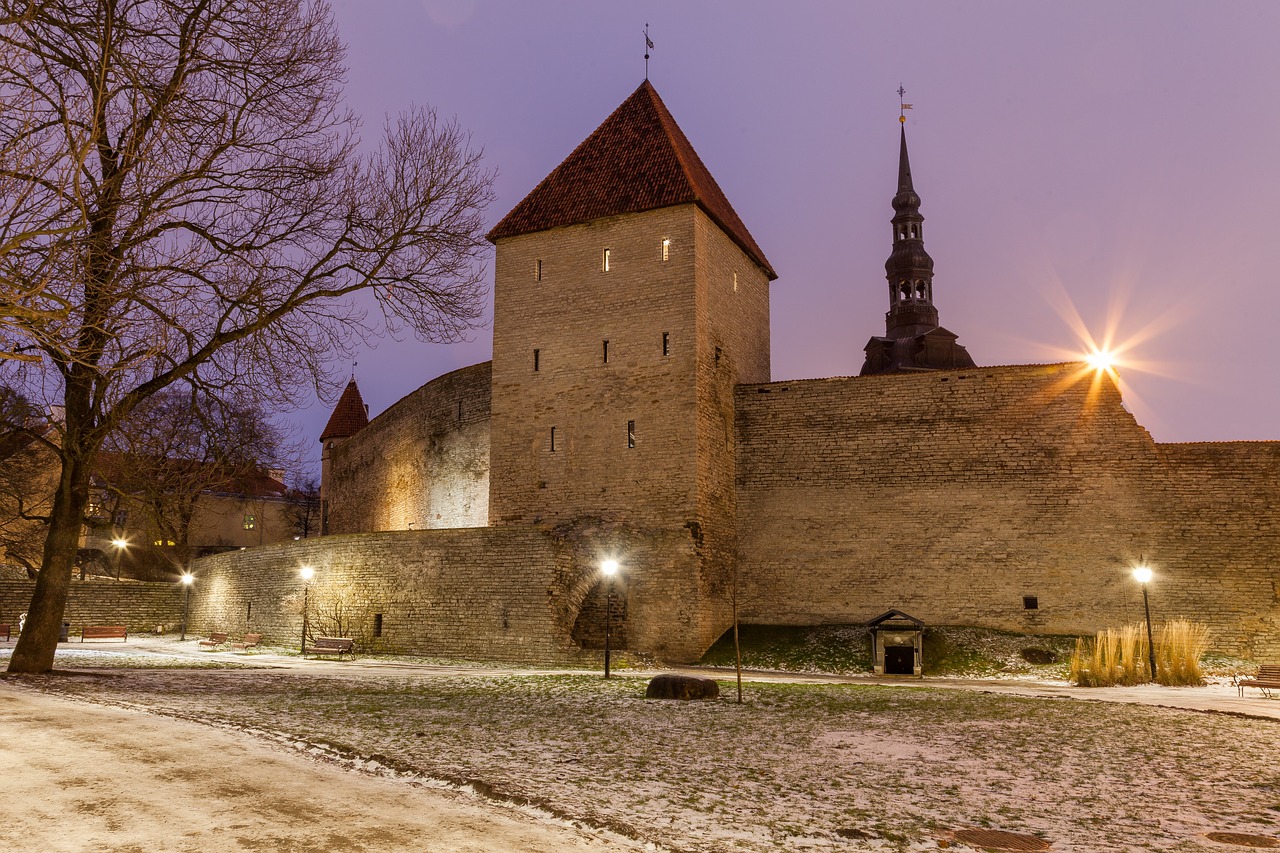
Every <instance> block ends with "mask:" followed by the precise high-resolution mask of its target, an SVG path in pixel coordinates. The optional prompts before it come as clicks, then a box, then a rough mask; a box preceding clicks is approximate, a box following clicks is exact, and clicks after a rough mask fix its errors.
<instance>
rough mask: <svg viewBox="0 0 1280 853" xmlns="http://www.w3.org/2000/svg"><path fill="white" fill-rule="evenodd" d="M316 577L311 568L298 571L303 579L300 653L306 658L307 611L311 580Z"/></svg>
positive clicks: (314, 571) (305, 567)
mask: <svg viewBox="0 0 1280 853" xmlns="http://www.w3.org/2000/svg"><path fill="white" fill-rule="evenodd" d="M315 576H316V570H315V569H313V568H311V567H310V566H303V567H302V568H301V569H299V570H298V577H300V578H302V645H301V646H300V647H299V648H298V651H299V653H301V654H302V655H303V656H304V657H305V656H306V654H307V611H308V610H309V607H308V604H309V603H310V602H309V596H310V594H311V579H312V578H313V577H315Z"/></svg>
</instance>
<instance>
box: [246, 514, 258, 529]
mask: <svg viewBox="0 0 1280 853" xmlns="http://www.w3.org/2000/svg"><path fill="white" fill-rule="evenodd" d="M257 523H258V520H257V519H256V518H254V517H253V516H252V515H246V516H245V517H244V529H245V530H252V529H253V528H254V526H255V525H257Z"/></svg>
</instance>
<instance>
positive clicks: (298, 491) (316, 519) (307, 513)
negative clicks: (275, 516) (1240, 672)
mask: <svg viewBox="0 0 1280 853" xmlns="http://www.w3.org/2000/svg"><path fill="white" fill-rule="evenodd" d="M289 497H290V499H291V500H290V503H289V509H288V510H287V515H288V517H289V523H290V524H291V525H292V526H293V535H294V536H297V537H299V538H301V539H306V538H308V537H309V536H311V534H313V533H319V532H320V481H319V480H317V479H316V478H315V477H308V478H306V479H304V480H303V481H302V482H301V483H299V484H298V485H297V486H295V487H294V488H293V489H292V490H291V491H290V493H289Z"/></svg>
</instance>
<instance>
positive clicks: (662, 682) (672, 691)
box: [644, 672, 720, 699]
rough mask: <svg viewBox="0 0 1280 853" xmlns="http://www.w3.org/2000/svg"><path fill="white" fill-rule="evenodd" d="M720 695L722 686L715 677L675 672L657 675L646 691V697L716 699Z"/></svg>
mask: <svg viewBox="0 0 1280 853" xmlns="http://www.w3.org/2000/svg"><path fill="white" fill-rule="evenodd" d="M719 695H720V686H719V685H718V684H716V683H715V681H714V680H713V679H710V678H703V677H702V676H700V675H680V674H679V673H675V672H664V673H662V674H661V675H655V676H654V677H653V679H652V680H651V681H650V682H649V686H648V688H646V689H645V691H644V698H646V699H715V698H716V697H717V696H719Z"/></svg>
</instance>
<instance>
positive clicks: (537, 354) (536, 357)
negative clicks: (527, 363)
mask: <svg viewBox="0 0 1280 853" xmlns="http://www.w3.org/2000/svg"><path fill="white" fill-rule="evenodd" d="M541 360H542V350H539V349H536V350H534V351H533V372H534V373H537V372H538V367H539V366H540V363H541Z"/></svg>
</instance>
